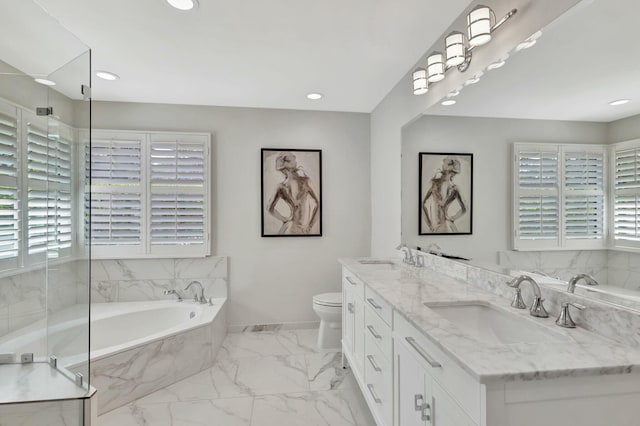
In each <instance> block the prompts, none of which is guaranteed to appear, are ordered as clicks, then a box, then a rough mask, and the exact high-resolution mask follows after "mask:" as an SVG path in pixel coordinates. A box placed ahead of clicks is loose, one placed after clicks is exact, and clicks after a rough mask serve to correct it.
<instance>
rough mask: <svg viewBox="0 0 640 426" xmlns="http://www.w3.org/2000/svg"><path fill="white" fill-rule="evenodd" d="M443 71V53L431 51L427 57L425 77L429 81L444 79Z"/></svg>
mask: <svg viewBox="0 0 640 426" xmlns="http://www.w3.org/2000/svg"><path fill="white" fill-rule="evenodd" d="M444 71H445V68H444V55H443V54H442V53H440V52H433V53H432V54H431V55H429V57H428V58H427V75H428V77H427V79H428V80H429V83H435V82H437V81H440V80H442V79H444Z"/></svg>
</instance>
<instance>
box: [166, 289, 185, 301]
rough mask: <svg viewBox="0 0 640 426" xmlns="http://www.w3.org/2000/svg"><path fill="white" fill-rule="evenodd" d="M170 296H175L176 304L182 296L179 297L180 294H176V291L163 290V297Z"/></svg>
mask: <svg viewBox="0 0 640 426" xmlns="http://www.w3.org/2000/svg"><path fill="white" fill-rule="evenodd" d="M170 294H173V295H175V296H176V300H177V301H178V302H182V296H180V293H178V292H177V291H175V290H165V291H164V295H165V296H168V295H170Z"/></svg>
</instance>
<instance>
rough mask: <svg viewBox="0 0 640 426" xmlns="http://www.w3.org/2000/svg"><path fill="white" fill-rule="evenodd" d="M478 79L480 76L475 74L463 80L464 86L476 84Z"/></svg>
mask: <svg viewBox="0 0 640 426" xmlns="http://www.w3.org/2000/svg"><path fill="white" fill-rule="evenodd" d="M479 81H480V76H479V75H476V76H474V77H471V78H470V79H469V80H467V81H465V82H464V85H465V86H471V85H472V84H476V83H477V82H479Z"/></svg>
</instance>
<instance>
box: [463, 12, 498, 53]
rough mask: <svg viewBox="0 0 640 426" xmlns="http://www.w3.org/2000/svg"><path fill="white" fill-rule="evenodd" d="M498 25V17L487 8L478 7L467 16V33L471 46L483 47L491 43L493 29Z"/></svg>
mask: <svg viewBox="0 0 640 426" xmlns="http://www.w3.org/2000/svg"><path fill="white" fill-rule="evenodd" d="M495 24H496V16H495V15H494V13H493V11H492V10H491V8H489V7H487V6H482V5H478V6H476V7H475V8H474V9H473V10H472V11H471V12H469V15H467V31H468V34H469V45H470V46H482V45H483V44H487V43H489V42H490V41H491V29H492V28H493V26H494V25H495Z"/></svg>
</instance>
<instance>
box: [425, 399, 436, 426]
mask: <svg viewBox="0 0 640 426" xmlns="http://www.w3.org/2000/svg"><path fill="white" fill-rule="evenodd" d="M427 405H429V404H427ZM429 414H430V415H429V416H427V415H425V414H424V413H422V420H428V421H430V422H431V426H436V397H435V396H432V397H431V407H429Z"/></svg>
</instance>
